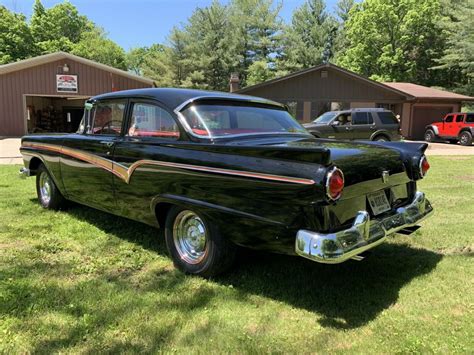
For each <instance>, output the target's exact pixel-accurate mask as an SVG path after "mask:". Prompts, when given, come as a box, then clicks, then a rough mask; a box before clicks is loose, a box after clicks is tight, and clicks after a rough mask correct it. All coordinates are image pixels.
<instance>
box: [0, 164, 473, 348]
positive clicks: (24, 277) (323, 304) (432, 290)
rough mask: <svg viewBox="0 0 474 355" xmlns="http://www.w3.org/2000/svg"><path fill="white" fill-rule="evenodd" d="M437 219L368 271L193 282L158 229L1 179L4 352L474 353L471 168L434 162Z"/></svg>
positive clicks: (321, 268)
mask: <svg viewBox="0 0 474 355" xmlns="http://www.w3.org/2000/svg"><path fill="white" fill-rule="evenodd" d="M430 162H431V165H432V169H431V171H430V173H429V176H428V177H427V178H426V180H424V181H423V182H422V183H421V184H420V188H421V189H422V190H423V191H425V192H426V193H427V195H428V197H429V198H430V200H431V202H432V204H433V206H434V208H435V210H436V212H435V215H434V216H433V217H432V218H430V219H428V220H427V221H425V222H424V223H423V228H421V229H420V230H418V231H417V232H416V233H415V234H414V235H412V236H397V237H396V238H395V239H393V240H391V241H390V242H389V243H386V244H384V245H381V246H380V247H378V248H377V249H375V250H374V252H373V254H372V255H371V256H370V257H369V258H367V259H365V260H364V261H362V262H355V261H349V262H347V263H345V264H341V265H333V266H329V265H319V264H316V263H313V262H310V261H307V260H304V259H302V258H298V257H287V256H281V255H272V254H266V253H255V252H245V253H242V255H240V256H239V258H238V262H237V265H236V266H235V268H234V269H233V270H232V271H231V272H230V273H229V274H227V275H225V276H222V277H220V278H217V279H214V280H204V279H201V278H198V277H190V276H184V275H183V274H181V273H180V272H178V271H176V270H175V269H174V268H173V266H172V263H171V261H170V259H169V258H168V257H167V256H166V253H165V246H164V241H163V238H162V237H161V235H160V233H159V232H158V231H157V230H155V229H153V228H150V227H147V226H145V225H141V224H139V223H135V222H132V221H129V220H125V219H121V218H117V217H114V216H111V215H108V214H105V213H102V212H98V211H96V210H93V209H90V208H87V207H81V206H77V205H75V206H72V207H71V208H69V209H68V210H67V211H64V212H51V211H46V210H43V209H41V208H40V207H39V205H38V204H37V202H36V200H35V189H34V179H29V180H26V181H23V180H19V179H17V170H18V166H3V167H0V353H1V352H5V353H11V352H15V353H25V352H38V353H51V352H74V353H76V352H86V353H95V352H119V351H120V352H156V351H166V352H171V351H176V352H180V353H183V352H188V351H191V352H290V353H294V352H318V353H323V352H326V351H330V352H346V351H350V352H357V353H362V352H363V353H366V352H369V353H392V352H403V353H405V352H437V353H445V352H459V353H473V352H474V259H473V247H474V222H473V219H474V203H473V201H474V170H473V168H472V167H473V166H474V157H432V158H431V159H430Z"/></svg>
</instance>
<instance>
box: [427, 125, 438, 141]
mask: <svg viewBox="0 0 474 355" xmlns="http://www.w3.org/2000/svg"><path fill="white" fill-rule="evenodd" d="M435 138H436V135H435V133H434V131H433V130H432V129H430V128H428V129H427V130H426V131H425V141H426V142H434V140H435Z"/></svg>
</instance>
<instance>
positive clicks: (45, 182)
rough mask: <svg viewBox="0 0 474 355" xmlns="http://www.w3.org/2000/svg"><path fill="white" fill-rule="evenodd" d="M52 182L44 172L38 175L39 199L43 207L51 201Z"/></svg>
mask: <svg viewBox="0 0 474 355" xmlns="http://www.w3.org/2000/svg"><path fill="white" fill-rule="evenodd" d="M52 184H53V182H52V181H51V178H50V177H49V175H48V174H47V173H45V172H42V173H41V175H40V182H39V187H40V199H41V202H42V203H43V205H48V204H49V201H51V186H52Z"/></svg>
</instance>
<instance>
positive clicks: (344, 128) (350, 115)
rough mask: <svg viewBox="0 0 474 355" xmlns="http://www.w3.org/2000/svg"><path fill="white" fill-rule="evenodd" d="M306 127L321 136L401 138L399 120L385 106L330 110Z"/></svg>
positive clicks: (337, 137) (339, 137) (368, 138)
mask: <svg viewBox="0 0 474 355" xmlns="http://www.w3.org/2000/svg"><path fill="white" fill-rule="evenodd" d="M303 126H305V128H306V129H307V130H308V131H310V132H311V133H312V134H313V135H314V136H315V137H318V138H336V139H365V140H372V141H398V140H400V139H401V136H400V122H399V121H398V119H397V118H396V117H395V115H394V114H393V112H392V111H389V110H386V109H382V108H357V109H352V110H346V111H329V112H326V113H324V114H322V115H321V116H319V117H318V118H316V119H315V120H314V121H313V122H311V123H306V124H304V125H303Z"/></svg>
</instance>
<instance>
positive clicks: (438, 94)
mask: <svg viewBox="0 0 474 355" xmlns="http://www.w3.org/2000/svg"><path fill="white" fill-rule="evenodd" d="M324 68H331V69H333V70H336V71H338V72H340V73H342V74H345V75H347V76H350V77H352V78H353V79H356V80H359V81H363V82H365V83H367V84H369V85H372V86H375V87H378V88H380V89H382V90H388V91H390V92H392V93H396V94H398V95H401V96H403V97H405V98H406V100H416V99H438V100H451V101H474V97H470V96H465V95H460V94H456V93H452V92H449V91H443V90H439V89H433V88H429V87H427V86H422V85H416V84H411V83H396V82H385V83H381V82H378V81H375V80H371V79H369V78H366V77H364V76H362V75H359V74H357V73H354V72H353V71H350V70H347V69H344V68H341V67H339V66H337V65H335V64H332V63H325V64H320V65H317V66H314V67H311V68H307V69H303V70H299V71H296V72H293V73H290V74H288V75H285V76H281V77H278V78H275V79H272V80H268V81H265V82H263V83H260V84H256V85H252V86H247V87H245V88H243V89H240V90H237V91H236V92H237V93H242V94H243V93H246V92H248V91H252V90H253V89H256V88H261V87H265V86H268V85H272V84H274V83H277V82H280V81H283V80H288V79H291V78H295V77H298V76H301V75H305V74H308V73H311V72H314V71H318V70H322V69H324Z"/></svg>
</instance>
